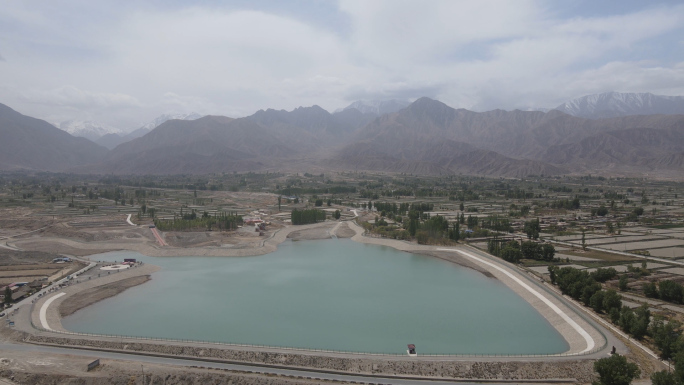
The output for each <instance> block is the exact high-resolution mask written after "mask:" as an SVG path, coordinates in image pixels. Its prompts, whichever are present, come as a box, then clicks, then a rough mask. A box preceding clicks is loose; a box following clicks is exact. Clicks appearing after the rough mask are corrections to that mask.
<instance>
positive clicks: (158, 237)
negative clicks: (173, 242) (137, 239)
mask: <svg viewBox="0 0 684 385" xmlns="http://www.w3.org/2000/svg"><path fill="white" fill-rule="evenodd" d="M150 230H152V234H153V235H154V237H155V238H157V242H159V245H160V246H168V245H167V244H166V242H164V239H163V238H162V237H161V235H159V232H158V231H157V228H156V227H151V228H150Z"/></svg>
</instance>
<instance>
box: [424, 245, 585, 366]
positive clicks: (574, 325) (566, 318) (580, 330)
mask: <svg viewBox="0 0 684 385" xmlns="http://www.w3.org/2000/svg"><path fill="white" fill-rule="evenodd" d="M437 250H440V251H451V252H456V253H461V254H463V255H465V256H466V257H469V258H472V259H474V260H476V261H479V262H481V263H484V264H485V265H488V266H490V267H493V268H494V269H496V270H498V271H500V272H502V273H504V274H506V275H507V276H508V277H509V278H511V279H512V280H513V281H515V282H516V283H518V284H519V285H520V286H522V287H523V288H524V289H525V290H527V291H529V292H530V293H532V295H534V296H535V297H537V298H539V299H540V300H541V301H542V302H544V303H545V304H546V305H547V306H548V307H550V308H551V310H553V311H554V312H556V314H558V315H559V316H561V318H563V320H564V321H565V322H567V323H568V325H570V326H572V328H573V329H575V330H576V331H577V332H578V333H579V334H580V335H581V336H582V337H584V340H585V341H586V342H587V348H586V349H584V350H583V351H581V352H579V353H578V354H583V353H586V352H588V351H590V350H592V349H593V348H594V346H596V343H595V342H594V339H593V338H591V336H590V335H589V333H587V331H586V330H584V329H583V328H582V327H581V326H579V325H578V324H577V322H575V321H574V320H573V319H572V318H570V317H569V316H568V315H567V314H565V312H564V311H563V310H561V309H560V308H559V307H558V306H556V304H554V303H553V302H551V301H550V300H549V299H548V298H546V297H544V296H543V295H541V294H540V293H539V292H538V291H536V290H534V289H533V288H532V287H530V286H529V285H528V284H526V283H525V282H523V281H522V280H521V279H520V278H518V277H516V276H514V275H513V274H512V273H510V272H508V271H506V270H505V269H504V268H502V267H500V266H497V265H496V264H494V263H492V262H489V261H485V260H484V259H482V258H480V257H476V256H474V255H472V254H470V253H468V252H465V251H461V250H453V249H442V248H438V249H437Z"/></svg>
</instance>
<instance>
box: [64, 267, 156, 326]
mask: <svg viewBox="0 0 684 385" xmlns="http://www.w3.org/2000/svg"><path fill="white" fill-rule="evenodd" d="M150 279H151V276H150V275H139V276H135V277H130V278H125V279H122V280H120V281H116V282H112V283H108V284H106V285H102V286H97V287H93V288H90V289H86V290H83V291H81V292H80V293H79V294H78V295H77V296H74V297H73V298H71V299H70V300H69V301H68V302H64V303H62V305H61V306H60V307H59V314H60V315H61V316H62V317H66V316H69V315H72V314H74V313H76V312H77V311H79V310H81V309H83V308H84V307H86V306H90V305H92V304H94V303H96V302H99V301H102V300H103V299H106V298H109V297H113V296H115V295H117V294H119V293H121V292H123V291H124V290H126V289H128V288H131V287H133V286H138V285H141V284H143V283H145V282H147V281H149V280H150Z"/></svg>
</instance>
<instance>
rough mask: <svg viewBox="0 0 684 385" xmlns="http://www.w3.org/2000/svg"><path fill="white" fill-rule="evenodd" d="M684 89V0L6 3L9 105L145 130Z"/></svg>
mask: <svg viewBox="0 0 684 385" xmlns="http://www.w3.org/2000/svg"><path fill="white" fill-rule="evenodd" d="M609 91H618V92H651V93H654V94H659V95H684V4H682V2H681V1H643V0H640V1H634V0H622V1H608V0H606V1H595V0H592V1H585V0H579V1H575V0H517V1H509V0H477V1H460V0H444V1H442V0H431V1H407V0H340V1H332V0H331V1H316V0H292V1H282V0H271V1H265V0H262V1H259V0H257V1H254V0H251V1H247V0H239V1H225V2H222V1H195V2H190V1H181V0H151V1H116V2H114V1H109V2H100V1H89V0H64V1H59V2H55V1H51V0H36V1H30V2H29V1H7V2H3V5H2V11H0V103H2V104H6V105H8V106H10V107H11V108H13V109H15V110H17V111H19V112H21V113H23V114H25V115H29V116H33V117H37V118H40V119H45V120H47V121H49V122H53V123H56V122H61V121H65V120H71V119H75V120H94V121H98V122H102V123H104V124H107V125H111V126H114V127H117V128H120V129H122V130H125V131H130V130H133V129H135V128H138V127H140V126H141V125H142V124H144V123H147V122H149V121H151V120H153V119H154V118H155V117H157V116H159V115H160V114H162V113H189V112H197V113H199V114H202V115H204V114H212V115H225V116H230V117H241V116H247V115H251V114H253V113H254V112H256V111H258V110H259V109H267V108H274V109H285V110H292V109H294V108H296V107H299V106H311V105H319V106H321V107H323V108H325V109H326V110H328V111H331V112H332V111H334V110H336V109H338V108H341V107H345V106H346V105H349V104H350V103H352V102H353V101H356V100H373V99H405V100H409V101H412V100H415V99H417V98H420V97H423V96H427V97H430V98H433V99H437V100H440V101H442V102H444V103H446V104H448V105H450V106H452V107H454V108H467V109H471V110H475V111H486V110H492V109H496V108H501V109H505V110H512V109H516V108H518V109H530V108H546V107H551V108H552V107H556V106H558V105H559V104H561V103H563V102H565V101H567V100H570V99H573V98H577V97H581V96H584V95H588V94H595V93H601V92H609Z"/></svg>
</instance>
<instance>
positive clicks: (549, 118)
mask: <svg viewBox="0 0 684 385" xmlns="http://www.w3.org/2000/svg"><path fill="white" fill-rule="evenodd" d="M599 99H600V98H597V99H596V100H599ZM3 107H4V108H3V109H2V110H0V127H2V129H3V131H2V137H3V141H2V142H3V144H4V142H5V140H4V138H5V137H6V135H9V136H7V137H8V138H14V137H17V138H21V137H23V138H24V139H12V141H13V143H16V145H15V146H14V147H15V151H14V154H17V149H18V148H21V146H25V145H26V144H28V142H33V144H32V145H33V147H31V148H30V151H28V150H27V151H24V152H26V153H33V154H35V153H36V152H39V151H40V150H39V149H40V148H45V147H47V146H49V145H50V141H54V140H55V139H49V138H53V137H57V133H60V134H63V135H66V137H70V136H69V135H68V134H66V133H64V132H61V131H60V130H58V129H56V128H55V127H53V126H51V125H49V124H48V123H46V122H43V121H40V120H38V119H33V118H29V117H25V116H23V115H21V114H19V113H17V112H15V111H13V110H11V109H9V108H8V107H5V106H3ZM374 111H375V110H367V111H366V112H363V111H361V110H359V109H358V108H356V107H351V106H350V107H348V108H345V109H342V110H340V111H338V112H335V113H332V114H331V113H329V112H327V111H326V110H324V109H323V108H321V107H318V106H312V107H300V108H297V109H294V110H292V111H284V110H273V109H268V110H260V111H258V112H256V113H255V114H253V115H251V116H248V117H244V118H238V119H232V118H228V117H224V116H205V117H202V118H199V119H195V120H179V119H171V120H167V121H165V122H164V123H162V124H160V125H159V126H158V127H156V128H154V129H152V130H151V131H149V132H147V133H145V134H144V135H142V136H140V137H138V138H135V139H132V140H130V141H128V142H126V143H122V144H120V145H118V146H116V147H115V148H114V149H112V150H110V151H108V150H107V149H105V148H103V147H102V146H97V145H96V144H94V143H92V142H89V141H87V140H86V139H83V138H73V137H71V139H66V138H64V137H61V136H60V138H61V139H60V143H62V142H63V144H62V147H60V148H61V149H60V150H54V151H50V152H46V153H42V154H38V155H36V159H33V160H32V161H31V162H29V161H28V159H32V157H31V156H28V157H18V158H13V157H12V156H6V155H5V156H4V157H2V158H0V167H3V168H4V169H8V168H9V169H17V168H27V169H36V170H38V169H41V170H50V171H56V170H60V171H64V170H68V171H71V172H82V173H115V174H180V173H191V174H205V173H214V172H232V171H265V170H271V171H297V172H302V171H317V170H331V169H332V170H358V171H384V172H403V173H413V174H429V175H438V174H469V175H491V176H504V177H525V176H529V175H541V174H544V175H561V174H568V173H575V174H577V173H587V172H591V173H595V174H596V173H598V174H601V173H608V174H611V175H644V174H648V175H654V174H659V175H673V174H674V175H676V174H678V173H681V171H682V167H683V162H684V115H662V114H661V115H631V116H621V117H611V118H602V119H588V118H585V117H576V116H572V115H569V114H567V113H564V112H561V111H559V110H551V111H549V112H540V111H519V110H516V111H503V110H493V111H487V112H473V111H469V110H465V109H454V108H452V107H449V106H447V105H446V104H444V103H442V102H439V101H436V100H432V99H429V98H420V99H418V100H416V101H415V102H413V103H411V104H409V105H407V106H406V107H404V108H399V109H398V110H396V111H394V112H390V113H386V114H379V113H377V112H374ZM378 111H380V110H378ZM5 115H7V116H13V120H12V119H9V120H3V117H4V116H5ZM19 117H21V119H20V118H19ZM19 121H21V122H19ZM29 127H31V130H33V131H31V130H29ZM38 128H40V130H42V131H41V132H42V133H38V132H39V131H40V130H39V129H38ZM48 128H50V129H52V130H54V131H55V132H50V133H48V132H47V131H49V130H48ZM29 131H31V134H30V138H31V140H28V139H26V138H25V137H26V136H27V134H28V132H29ZM43 131H44V132H43ZM22 135H23V136H22ZM43 137H46V138H48V139H45V140H43ZM22 140H23V141H22ZM76 140H80V141H84V142H78V144H77V142H74V141H76ZM86 143H87V144H86ZM75 147H79V148H80V150H79V151H80V152H79V154H81V155H78V156H76V154H74V153H71V154H70V155H69V156H68V157H67V158H68V159H61V160H60V162H53V163H50V164H49V167H48V166H47V165H46V164H47V163H46V162H50V160H49V159H48V156H47V155H50V156H54V157H57V156H58V154H60V153H61V152H62V151H72V152H73V151H74V150H73V149H74V148H75ZM0 150H2V148H1V147H0ZM3 152H4V151H3ZM3 155H4V154H3ZM62 157H64V155H62ZM12 159H13V160H12Z"/></svg>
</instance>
